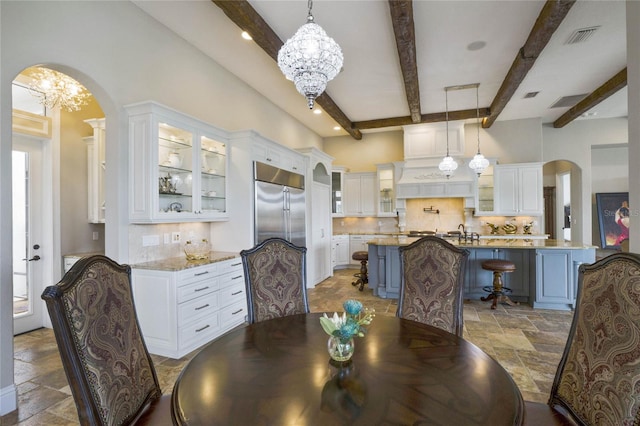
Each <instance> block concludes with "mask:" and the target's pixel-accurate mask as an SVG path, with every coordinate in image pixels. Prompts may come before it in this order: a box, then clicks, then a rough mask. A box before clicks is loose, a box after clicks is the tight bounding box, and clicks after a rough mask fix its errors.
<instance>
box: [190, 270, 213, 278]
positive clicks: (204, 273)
mask: <svg viewBox="0 0 640 426" xmlns="http://www.w3.org/2000/svg"><path fill="white" fill-rule="evenodd" d="M208 273H209V271H204V272H198V273H197V274H193V276H194V277H199V276H201V275H207V274H208Z"/></svg>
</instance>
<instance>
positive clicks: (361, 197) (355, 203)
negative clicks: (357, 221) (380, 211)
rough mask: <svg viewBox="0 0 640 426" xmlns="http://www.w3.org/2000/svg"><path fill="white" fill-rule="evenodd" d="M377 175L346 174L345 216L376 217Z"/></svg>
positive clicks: (369, 173) (371, 173)
mask: <svg viewBox="0 0 640 426" xmlns="http://www.w3.org/2000/svg"><path fill="white" fill-rule="evenodd" d="M375 191H376V173H374V172H366V173H345V175H344V215H345V216H375V215H376V197H375Z"/></svg>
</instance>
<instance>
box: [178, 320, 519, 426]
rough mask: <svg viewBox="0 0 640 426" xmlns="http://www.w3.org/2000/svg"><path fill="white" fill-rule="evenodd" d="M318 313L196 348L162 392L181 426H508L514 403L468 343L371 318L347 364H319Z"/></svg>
mask: <svg viewBox="0 0 640 426" xmlns="http://www.w3.org/2000/svg"><path fill="white" fill-rule="evenodd" d="M319 318H320V314H306V315H305V314H303V315H292V316H288V317H283V318H278V319H273V320H269V321H264V322H259V323H255V324H251V325H247V326H244V327H240V328H237V329H235V330H233V331H231V332H229V333H227V334H225V335H223V336H222V337H220V338H219V339H217V340H215V341H213V342H211V343H209V344H208V345H207V346H205V347H204V348H203V349H202V350H201V351H200V352H199V353H198V354H197V355H196V356H195V357H194V358H193V359H192V360H191V361H190V362H189V363H188V364H187V365H186V367H185V368H184V370H183V371H182V373H181V374H180V376H179V377H178V379H177V381H176V383H175V386H174V389H173V394H172V414H173V420H174V422H175V423H177V424H181V425H252V426H253V425H301V426H302V425H323V426H324V425H334V424H335V425H341V424H350V425H351V424H352V425H376V424H385V425H492V426H497V425H517V424H522V422H523V420H524V403H523V400H522V395H521V394H520V391H519V390H518V387H517V386H516V384H515V383H514V381H513V379H512V378H511V376H510V375H509V374H508V373H507V371H506V370H505V369H504V368H502V366H500V364H498V363H497V362H496V361H495V360H494V359H493V358H491V357H490V356H489V355H487V354H486V353H485V352H483V351H482V350H481V349H479V348H478V347H477V346H475V345H474V344H472V343H470V342H468V341H466V340H464V339H461V338H459V337H457V336H455V335H453V334H450V333H447V332H445V331H443V330H440V329H438V328H435V327H431V326H428V325H425V324H422V323H418V322H415V321H410V320H405V319H400V318H396V317H391V316H382V315H378V316H376V317H375V319H374V320H373V322H372V323H371V325H370V326H368V331H367V334H366V336H365V337H362V338H356V339H355V353H354V355H353V357H352V358H351V360H350V361H347V362H346V363H336V362H335V361H332V360H331V359H330V358H329V354H328V352H327V340H328V338H329V336H328V335H327V334H326V333H325V332H324V331H323V329H322V327H321V326H320V321H319Z"/></svg>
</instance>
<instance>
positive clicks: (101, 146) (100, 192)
mask: <svg viewBox="0 0 640 426" xmlns="http://www.w3.org/2000/svg"><path fill="white" fill-rule="evenodd" d="M84 122H85V123H87V124H88V125H90V126H91V127H92V128H93V136H87V137H86V138H83V140H84V141H85V143H86V144H87V182H88V189H89V191H88V194H87V203H88V205H87V214H88V218H87V219H88V220H89V223H104V221H105V209H106V204H105V168H106V161H105V138H106V135H105V119H104V118H91V119H89V120H84Z"/></svg>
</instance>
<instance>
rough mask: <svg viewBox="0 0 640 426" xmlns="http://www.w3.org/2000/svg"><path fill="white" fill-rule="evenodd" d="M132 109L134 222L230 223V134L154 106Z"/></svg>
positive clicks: (146, 105) (143, 105)
mask: <svg viewBox="0 0 640 426" xmlns="http://www.w3.org/2000/svg"><path fill="white" fill-rule="evenodd" d="M126 109H127V111H128V113H129V137H130V141H129V142H130V144H129V161H130V168H129V172H130V173H129V177H130V198H129V204H130V210H129V218H130V221H131V222H132V223H149V222H157V223H161V222H181V221H185V220H189V221H215V220H225V219H228V214H227V202H226V201H227V200H226V194H227V179H226V174H227V173H226V172H227V169H228V164H227V161H228V155H227V153H228V144H227V136H226V133H225V132H223V131H221V130H219V129H217V128H215V127H213V126H211V125H209V124H206V123H203V122H201V121H199V120H196V119H194V118H192V117H189V116H187V115H185V114H182V113H179V112H177V111H174V110H171V109H169V108H167V107H164V106H162V105H159V104H157V103H154V102H145V103H141V104H135V105H130V106H128V107H126Z"/></svg>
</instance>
